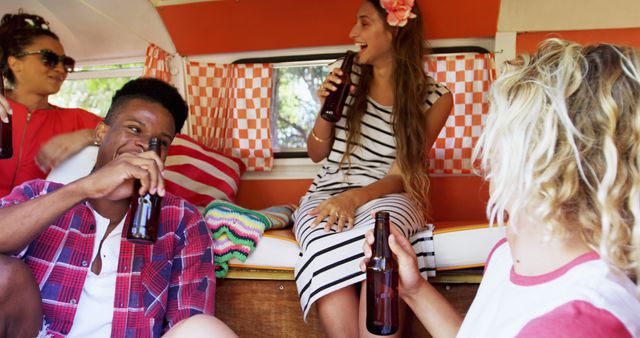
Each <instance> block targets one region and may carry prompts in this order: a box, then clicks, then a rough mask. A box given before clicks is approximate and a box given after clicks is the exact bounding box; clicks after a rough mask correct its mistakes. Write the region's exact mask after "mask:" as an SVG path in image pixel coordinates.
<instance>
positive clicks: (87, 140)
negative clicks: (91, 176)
mask: <svg viewBox="0 0 640 338" xmlns="http://www.w3.org/2000/svg"><path fill="white" fill-rule="evenodd" d="M0 55H1V56H0V67H1V69H2V75H3V77H4V80H5V83H6V84H7V86H6V90H5V93H4V95H5V96H4V97H2V96H0V119H2V121H3V122H4V121H7V119H8V118H9V114H11V120H12V124H13V125H12V129H13V131H12V133H13V137H12V140H13V156H12V157H11V158H8V159H0V196H5V195H7V194H8V193H9V192H10V191H11V189H12V188H13V187H14V186H16V185H19V184H20V183H22V182H24V181H28V180H31V179H34V178H44V177H46V175H47V173H48V171H49V170H50V169H51V168H53V167H55V166H56V165H58V164H59V163H60V162H61V161H63V160H65V159H67V158H68V157H70V156H71V155H73V154H75V153H77V152H78V151H80V150H81V149H82V148H84V147H85V146H87V145H89V144H91V143H92V142H93V139H94V135H93V129H94V128H95V126H96V125H97V124H98V123H99V122H100V121H101V119H100V118H99V117H98V116H96V115H94V114H91V113H90V112H88V111H86V110H82V109H70V108H61V107H56V106H54V105H52V104H51V103H49V96H50V95H54V94H56V93H57V92H58V91H59V90H60V87H61V86H62V83H63V82H64V80H65V79H66V78H67V75H68V74H69V73H70V72H72V71H73V67H74V66H75V61H74V60H73V59H72V58H70V57H68V56H66V55H64V48H63V47H62V44H61V43H60V40H59V38H58V36H57V35H56V34H54V33H53V32H52V31H51V30H50V29H49V24H48V23H47V21H45V20H44V19H43V18H42V17H40V16H38V15H32V14H27V13H22V12H20V13H18V14H5V15H4V16H3V17H2V21H0Z"/></svg>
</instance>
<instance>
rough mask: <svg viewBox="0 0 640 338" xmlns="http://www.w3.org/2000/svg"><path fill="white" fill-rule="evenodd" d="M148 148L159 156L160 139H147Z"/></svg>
mask: <svg viewBox="0 0 640 338" xmlns="http://www.w3.org/2000/svg"><path fill="white" fill-rule="evenodd" d="M149 150H151V151H153V152H155V153H156V154H157V155H158V156H160V153H161V145H160V139H158V138H157V137H152V138H151V139H150V140H149Z"/></svg>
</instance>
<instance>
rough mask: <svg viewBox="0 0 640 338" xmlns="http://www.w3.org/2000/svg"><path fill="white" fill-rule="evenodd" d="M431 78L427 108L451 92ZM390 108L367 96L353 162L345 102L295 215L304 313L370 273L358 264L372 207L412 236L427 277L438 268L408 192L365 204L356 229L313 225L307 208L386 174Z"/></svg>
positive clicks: (391, 148) (391, 144) (391, 150)
mask: <svg viewBox="0 0 640 338" xmlns="http://www.w3.org/2000/svg"><path fill="white" fill-rule="evenodd" d="M354 70H355V69H354ZM352 80H353V82H354V83H357V80H358V74H356V72H353V73H352ZM430 81H431V82H430V89H429V92H428V97H427V98H426V100H425V109H428V108H429V107H431V105H433V104H434V103H435V102H436V101H437V100H438V99H439V98H440V97H441V96H442V95H444V94H446V93H448V92H449V91H448V90H447V88H446V87H445V86H443V85H441V84H439V83H436V82H435V81H433V80H430ZM352 100H353V97H349V98H348V100H347V105H349V104H350V103H351V101H352ZM391 110H392V107H390V106H384V105H381V104H379V103H377V102H375V101H374V100H373V99H371V98H369V99H368V105H367V112H366V114H365V115H364V116H363V119H362V125H361V135H362V136H361V138H360V141H359V144H358V146H356V147H354V150H353V151H352V155H351V167H349V166H348V163H347V161H345V163H344V164H343V165H342V166H340V160H341V159H342V154H343V153H344V152H345V149H346V144H345V142H346V139H347V132H346V114H348V109H347V108H345V113H343V118H342V119H341V120H339V121H338V122H337V123H336V130H335V140H334V143H333V148H332V149H331V153H330V154H329V157H328V158H327V159H326V160H325V163H324V165H323V167H322V169H321V170H320V172H319V173H318V175H317V176H316V178H315V180H314V181H313V184H312V185H311V187H310V188H309V191H308V192H307V194H305V196H303V197H302V199H301V200H300V208H299V209H298V210H297V211H296V212H295V213H294V215H293V218H294V222H295V223H294V224H295V225H294V229H295V236H296V239H297V241H298V244H299V245H300V251H301V253H300V258H299V259H298V262H297V263H296V267H295V279H296V285H297V287H298V294H299V296H300V304H301V306H302V310H303V312H304V317H305V318H306V316H307V313H308V311H309V309H310V308H311V305H312V304H313V303H314V302H315V301H316V300H317V299H318V298H320V297H322V296H324V295H326V294H328V293H331V292H333V291H336V290H339V289H341V288H343V287H345V286H348V285H351V284H354V283H358V282H360V281H363V280H364V279H365V274H364V273H363V272H361V271H360V268H359V264H360V261H361V260H362V258H363V257H364V256H363V253H362V244H363V240H364V234H365V232H366V231H367V230H369V229H371V228H373V224H374V219H373V217H372V215H371V214H372V212H373V211H380V210H385V211H388V212H389V213H390V218H391V221H392V222H393V223H394V224H395V225H397V226H398V227H399V228H400V229H401V231H402V232H403V234H404V235H405V236H407V237H409V238H411V241H412V243H413V244H414V249H416V253H417V254H418V261H419V265H420V268H421V271H422V272H423V273H424V275H425V277H426V275H427V272H428V271H433V270H434V267H435V263H434V261H433V240H432V235H431V231H430V230H431V229H427V231H422V230H424V229H425V227H426V225H425V224H424V223H423V222H422V221H421V219H420V213H419V212H418V211H417V210H416V208H415V206H414V205H413V203H411V202H410V201H409V199H408V197H407V196H406V195H405V194H391V195H387V196H384V197H381V198H378V199H375V200H372V201H369V202H368V203H366V204H364V205H363V206H361V207H360V208H358V210H357V211H356V218H355V226H354V228H353V229H351V230H344V231H342V232H336V231H335V230H334V229H332V230H331V231H330V232H325V231H324V229H323V226H324V224H323V223H321V224H320V226H319V227H316V228H314V229H312V228H310V225H311V224H312V222H313V220H314V219H315V217H310V216H309V215H308V212H309V211H310V210H311V209H313V208H315V207H317V206H318V204H320V203H321V202H322V201H324V200H326V199H328V198H329V197H331V196H333V195H336V194H339V193H341V192H343V191H345V190H348V189H351V188H357V187H363V186H366V185H369V184H371V183H373V182H375V181H377V180H380V179H381V178H383V177H384V176H385V175H386V174H387V172H388V171H389V169H390V168H391V164H392V162H393V160H394V159H395V157H396V146H395V144H396V142H395V138H394V135H393V129H392V122H391Z"/></svg>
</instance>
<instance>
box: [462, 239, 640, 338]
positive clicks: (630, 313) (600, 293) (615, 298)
mask: <svg viewBox="0 0 640 338" xmlns="http://www.w3.org/2000/svg"><path fill="white" fill-rule="evenodd" d="M458 337H640V300H638V296H637V294H636V285H635V284H634V283H633V282H632V281H631V280H630V279H629V278H628V277H627V276H625V275H623V274H622V273H616V272H614V271H612V270H611V269H610V268H609V267H608V266H607V264H606V263H605V262H604V261H603V260H601V259H600V257H599V256H598V254H597V253H595V252H590V253H587V254H584V255H582V256H580V257H578V258H576V259H574V260H573V261H572V262H570V263H568V264H566V265H565V266H563V267H561V268H559V269H557V270H555V271H552V272H550V273H547V274H544V275H540V276H522V275H518V274H517V273H516V272H515V271H514V270H513V259H512V257H511V250H510V248H509V245H508V243H507V242H506V240H501V241H500V242H498V244H497V245H496V247H495V248H494V250H493V251H492V253H491V254H490V255H489V259H488V260H487V266H486V270H485V274H484V277H483V278H482V283H481V284H480V288H479V289H478V294H477V295H476V298H475V299H474V301H473V304H471V308H470V309H469V312H467V315H466V317H465V319H464V322H463V323H462V327H461V329H460V331H459V332H458Z"/></svg>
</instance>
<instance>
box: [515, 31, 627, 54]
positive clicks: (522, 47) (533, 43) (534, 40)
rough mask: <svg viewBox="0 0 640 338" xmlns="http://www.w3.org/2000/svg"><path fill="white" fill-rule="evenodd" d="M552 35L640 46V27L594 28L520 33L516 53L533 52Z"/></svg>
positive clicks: (577, 39) (585, 40)
mask: <svg viewBox="0 0 640 338" xmlns="http://www.w3.org/2000/svg"><path fill="white" fill-rule="evenodd" d="M550 37H557V38H562V39H566V40H571V41H575V42H578V43H581V44H590V43H598V42H607V43H613V44H621V45H628V46H635V47H638V48H640V28H624V29H594V30H580V31H563V32H532V33H519V34H518V36H517V38H516V53H517V54H520V53H523V52H528V53H532V52H534V51H535V50H536V48H537V46H538V44H539V43H540V42H541V41H542V40H544V39H546V38H550Z"/></svg>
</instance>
